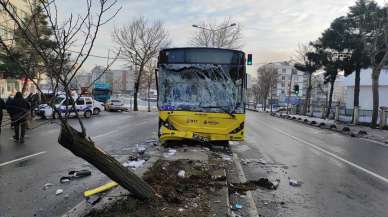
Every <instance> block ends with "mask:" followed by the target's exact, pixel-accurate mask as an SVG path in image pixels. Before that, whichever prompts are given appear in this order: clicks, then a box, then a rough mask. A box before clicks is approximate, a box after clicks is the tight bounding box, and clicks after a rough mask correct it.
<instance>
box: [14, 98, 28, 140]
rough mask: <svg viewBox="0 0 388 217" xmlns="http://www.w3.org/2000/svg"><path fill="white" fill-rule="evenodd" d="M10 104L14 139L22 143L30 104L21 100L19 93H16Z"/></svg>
mask: <svg viewBox="0 0 388 217" xmlns="http://www.w3.org/2000/svg"><path fill="white" fill-rule="evenodd" d="M10 104H11V107H10V111H11V113H12V115H11V117H12V122H14V125H15V136H14V139H15V140H16V141H19V142H21V143H23V142H24V135H25V133H26V125H27V116H28V114H29V113H30V104H29V103H28V102H27V101H26V100H25V99H24V98H23V95H22V93H21V92H17V93H16V95H15V98H14V99H13V100H12V102H11V103H10Z"/></svg>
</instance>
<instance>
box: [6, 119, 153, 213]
mask: <svg viewBox="0 0 388 217" xmlns="http://www.w3.org/2000/svg"><path fill="white" fill-rule="evenodd" d="M71 122H72V123H73V124H75V123H76V122H75V120H72V121H71ZM85 126H86V128H87V132H88V135H89V136H91V137H92V138H93V140H94V141H96V144H97V145H99V146H100V147H102V148H103V149H104V150H106V151H107V152H109V153H110V154H113V155H115V156H116V157H117V158H120V157H121V158H123V157H124V158H125V157H126V156H127V154H128V153H130V152H131V150H132V149H131V148H133V147H134V146H135V144H137V143H141V142H143V141H145V140H146V139H148V138H152V137H154V136H155V135H156V130H157V115H156V113H147V112H138V113H131V112H130V113H108V112H103V113H101V115H100V116H96V117H93V118H91V119H89V120H85ZM58 131H59V125H58V124H56V123H53V124H44V125H42V126H41V127H38V128H36V129H33V130H30V131H28V134H27V136H28V137H27V138H26V139H25V140H26V141H25V144H16V143H14V142H13V141H12V140H11V139H10V138H11V137H12V133H11V129H5V130H4V131H3V134H2V135H1V136H0V204H1V205H0V217H3V216H4V217H5V216H6V217H9V216H15V217H23V216H47V217H52V216H60V215H62V214H63V213H64V212H66V211H67V210H68V209H70V208H72V207H74V206H75V205H76V204H78V203H79V202H80V201H81V200H83V196H82V195H83V191H85V190H86V189H88V188H93V187H96V186H98V185H100V184H103V183H105V182H107V181H108V180H109V179H108V178H107V177H106V176H104V175H102V174H101V173H100V172H99V171H97V170H96V169H95V168H94V167H92V166H91V165H90V164H88V163H86V162H85V161H83V160H82V159H80V158H77V157H75V156H74V155H73V154H72V153H71V152H69V151H68V150H67V149H65V148H63V147H62V146H60V145H59V144H58V142H57V137H58ZM74 169H77V170H79V169H91V170H92V176H90V177H86V178H83V179H79V180H73V181H71V182H70V183H68V184H60V183H59V178H60V177H61V176H65V175H67V173H68V171H70V170H74ZM46 183H52V184H54V186H52V187H50V188H49V189H47V190H43V186H44V185H45V184H46ZM57 189H63V190H64V193H63V194H61V195H58V196H56V195H55V191H56V190H57Z"/></svg>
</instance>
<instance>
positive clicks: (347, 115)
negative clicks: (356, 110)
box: [339, 107, 353, 123]
mask: <svg viewBox="0 0 388 217" xmlns="http://www.w3.org/2000/svg"><path fill="white" fill-rule="evenodd" d="M352 119H353V109H347V108H344V107H342V108H340V110H339V121H341V122H345V123H350V122H352Z"/></svg>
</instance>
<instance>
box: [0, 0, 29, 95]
mask: <svg viewBox="0 0 388 217" xmlns="http://www.w3.org/2000/svg"><path fill="white" fill-rule="evenodd" d="M28 2H29V1H27V0H10V1H9V4H8V7H7V9H8V10H10V11H12V12H13V13H15V14H16V15H17V16H18V17H20V18H21V19H24V18H25V17H27V16H29V15H30V14H31V9H30V5H29V3H28ZM31 2H34V1H31ZM15 29H16V25H15V23H14V22H13V20H12V19H11V18H10V17H9V15H8V13H7V12H6V10H5V9H4V8H2V6H0V36H1V38H2V39H3V41H4V42H5V44H7V45H8V46H12V45H13V43H14V31H15ZM0 52H1V51H0ZM22 88H23V80H21V79H17V78H12V79H10V78H6V77H5V76H4V73H2V72H1V71H0V97H2V98H6V97H8V96H9V95H13V94H15V92H17V91H21V90H22ZM27 89H28V90H29V91H31V92H33V91H35V89H34V87H33V84H32V82H29V83H28V86H27Z"/></svg>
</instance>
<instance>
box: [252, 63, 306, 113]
mask: <svg viewBox="0 0 388 217" xmlns="http://www.w3.org/2000/svg"><path fill="white" fill-rule="evenodd" d="M267 65H269V66H272V67H274V68H275V69H276V70H277V82H276V84H275V85H274V87H273V88H272V93H271V95H272V103H273V104H278V105H280V106H284V105H286V104H287V102H289V103H291V104H302V103H303V101H304V100H305V98H306V88H307V82H308V80H307V77H306V75H305V73H304V72H301V71H298V70H296V69H295V67H294V66H293V64H291V63H289V62H286V61H285V62H274V63H269V64H267ZM258 77H259V76H258ZM296 85H297V86H299V92H298V93H295V92H294V87H295V86H296ZM269 98H271V97H269Z"/></svg>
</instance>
